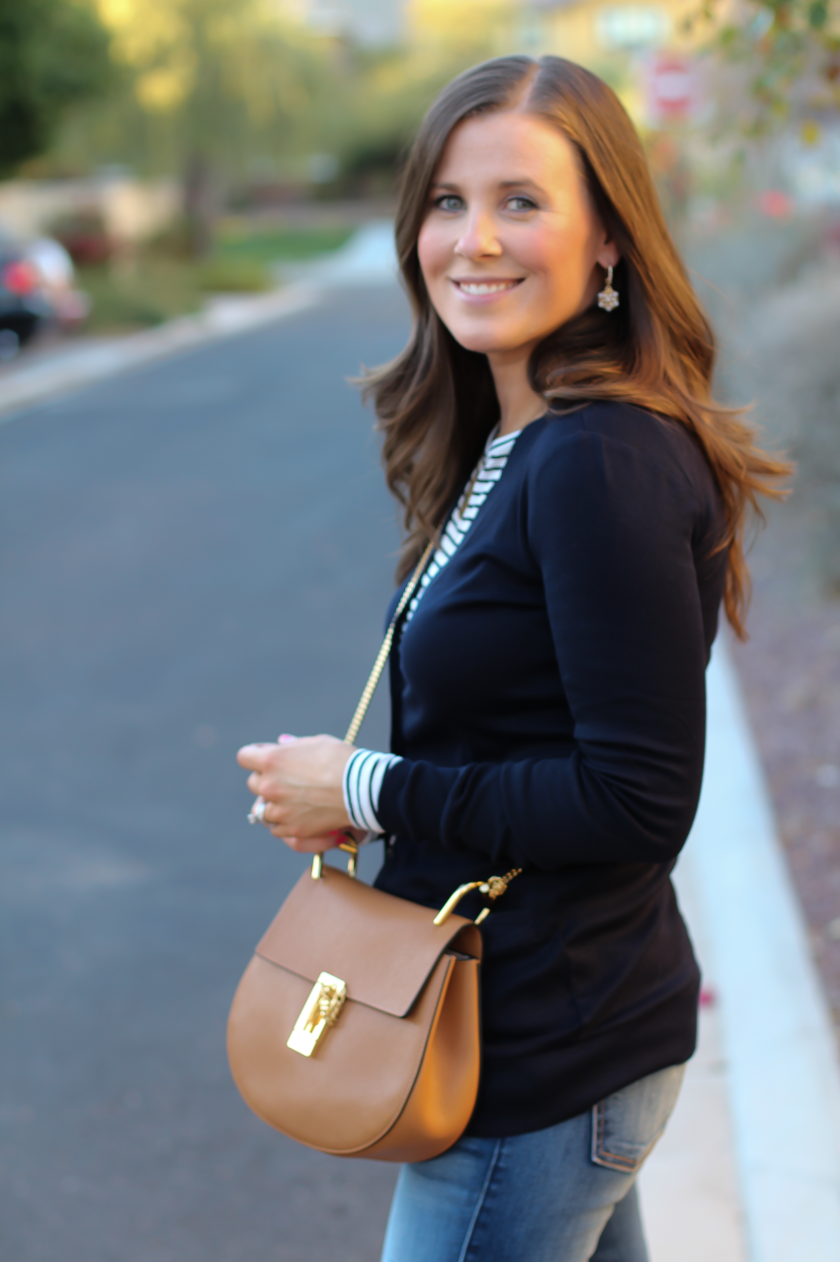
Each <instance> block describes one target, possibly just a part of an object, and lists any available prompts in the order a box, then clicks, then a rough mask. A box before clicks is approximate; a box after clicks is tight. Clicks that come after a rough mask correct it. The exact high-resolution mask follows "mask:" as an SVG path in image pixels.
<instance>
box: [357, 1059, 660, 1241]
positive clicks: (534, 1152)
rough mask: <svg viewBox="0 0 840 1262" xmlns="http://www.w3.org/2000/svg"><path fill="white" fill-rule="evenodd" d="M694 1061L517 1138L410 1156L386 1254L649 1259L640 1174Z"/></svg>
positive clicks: (469, 1140) (396, 1194)
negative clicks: (686, 1067)
mask: <svg viewBox="0 0 840 1262" xmlns="http://www.w3.org/2000/svg"><path fill="white" fill-rule="evenodd" d="M683 1070H684V1066H683V1065H676V1066H673V1067H671V1068H670V1069H663V1070H660V1072H658V1073H655V1074H650V1075H649V1076H648V1077H647V1078H642V1079H640V1080H639V1081H638V1082H634V1083H633V1084H632V1085H631V1086H629V1087H624V1088H622V1090H621V1091H616V1093H615V1094H614V1095H611V1096H608V1097H607V1098H606V1099H605V1100H602V1101H601V1102H600V1103H599V1104H596V1105H595V1107H594V1108H593V1109H591V1110H590V1111H589V1112H588V1113H582V1114H581V1115H580V1116H579V1117H573V1118H571V1119H570V1120H569V1121H567V1122H560V1123H559V1125H557V1126H550V1127H548V1128H546V1129H545V1130H541V1131H532V1132H531V1133H529V1134H527V1135H513V1136H510V1137H509V1138H507V1139H476V1138H472V1137H467V1138H464V1139H460V1140H459V1141H458V1143H457V1144H455V1145H454V1147H452V1148H450V1149H449V1151H448V1152H445V1153H443V1154H442V1156H440V1157H435V1158H433V1159H432V1160H431V1161H422V1162H418V1163H417V1164H416V1165H410V1166H403V1168H402V1170H401V1171H400V1176H399V1179H398V1181H397V1187H396V1191H395V1192H394V1200H393V1204H392V1205H391V1213H390V1217H389V1219H388V1230H387V1232H386V1235H385V1245H384V1248H383V1253H382V1262H589V1260H590V1259H591V1260H592V1262H647V1256H648V1255H647V1248H646V1246H645V1240H644V1234H643V1232H642V1224H641V1219H640V1216H639V1205H638V1199H637V1195H636V1189H635V1186H634V1184H635V1179H636V1175H637V1174H638V1172H639V1170H640V1169H641V1167H642V1163H643V1162H644V1160H645V1158H646V1157H647V1155H648V1153H649V1152H650V1150H651V1149H652V1148H653V1146H654V1144H655V1143H656V1141H657V1139H658V1138H659V1136H660V1135H661V1134H662V1131H663V1130H664V1128H665V1123H666V1122H667V1120H668V1118H669V1116H670V1114H671V1110H672V1109H673V1107H674V1105H675V1103H676V1100H677V1095H678V1094H679V1089H680V1084H681V1082H682V1077H683Z"/></svg>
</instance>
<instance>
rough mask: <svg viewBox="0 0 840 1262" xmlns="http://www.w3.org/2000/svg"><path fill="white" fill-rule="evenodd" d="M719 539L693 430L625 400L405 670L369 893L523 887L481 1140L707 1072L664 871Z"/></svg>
mask: <svg viewBox="0 0 840 1262" xmlns="http://www.w3.org/2000/svg"><path fill="white" fill-rule="evenodd" d="M722 533H723V515H722V510H721V504H720V496H719V493H718V491H717V488H716V484H715V481H714V479H713V477H712V474H711V471H710V469H709V466H708V464H707V462H706V460H705V458H704V457H703V455H702V453H701V451H700V450H699V448H698V446H697V445H696V443H695V441H694V440H693V439H692V437H691V436H690V434H689V432H688V430H687V429H686V428H685V427H684V426H682V425H680V424H678V423H676V422H673V421H668V420H664V419H662V418H660V417H656V416H653V415H651V414H650V413H647V412H644V411H642V410H640V409H639V408H636V407H631V406H628V405H625V404H618V403H598V404H591V405H589V406H587V407H585V408H582V409H580V410H578V411H576V412H573V413H571V414H569V415H566V416H555V415H548V416H545V417H543V418H541V419H540V420H538V421H534V422H533V423H532V424H531V425H529V426H528V427H527V428H526V429H525V430H524V431H523V433H522V434H521V435H520V437H519V438H518V439H517V441H516V444H515V445H514V448H513V450H512V452H511V454H510V457H509V459H508V463H507V466H506V468H505V470H504V472H503V474H502V477H501V480H500V481H499V483H498V484H497V486H496V487H495V488H494V490H493V491H492V492H491V494H490V496H489V498H488V500H487V502H486V504H485V505H484V506H483V508H482V510H481V512H480V513H479V515H478V517H477V519H476V521H475V522H474V524H473V525H472V527H471V528H470V530H469V532H468V534H467V536H466V538H465V540H464V542H463V543H462V545H461V547H460V548H459V550H458V551H457V552H456V553H455V555H454V557H453V558H452V559H451V560H450V561H449V563H448V564H447V565H446V566H445V567H444V568H443V569H442V570H441V572H440V573H439V574H438V575H437V576H436V577H435V579H433V581H432V583H431V584H430V585H429V587H428V588H427V590H426V592H425V594H424V596H423V599H422V601H421V602H420V603H419V605H418V607H417V611H416V613H415V616H414V617H413V619H412V621H411V622H410V623H409V625H408V626H407V628H406V630H405V633H404V635H403V636H402V638H401V640H400V642H399V644H398V646H397V647H396V648H395V650H394V651H393V653H392V656H391V663H390V672H391V706H392V749H393V751H394V752H395V753H398V754H400V755H402V759H403V760H402V761H401V762H398V763H396V764H394V765H393V766H392V767H391V768H390V769H389V770H388V771H387V772H386V774H385V778H384V781H383V784H382V791H381V793H380V797H379V806H378V814H379V819H380V821H381V823H382V826H383V829H384V830H385V831H386V832H387V833H389V834H391V840H390V842H389V844H388V846H387V847H386V858H385V863H384V866H383V868H382V870H381V871H380V873H379V875H378V877H377V880H376V885H377V886H378V887H379V888H380V889H384V890H387V891H389V892H390V893H393V894H397V895H399V896H401V897H403V898H409V899H412V900H413V901H415V902H419V903H422V904H425V905H427V906H429V907H440V906H441V905H442V904H443V902H444V901H445V900H446V898H447V897H448V896H449V894H451V893H452V891H453V890H454V889H455V888H456V887H457V886H458V885H460V884H461V883H462V882H465V881H470V880H478V879H480V878H486V877H487V876H490V875H491V874H501V873H503V872H505V871H506V870H507V869H509V868H511V867H522V868H523V869H524V871H523V873H522V875H521V876H519V877H517V878H516V880H514V881H513V882H512V884H511V885H510V888H509V889H508V891H507V893H506V894H505V895H504V896H503V897H502V898H501V899H500V900H499V902H498V903H497V904H496V907H495V909H494V910H493V912H492V914H491V915H490V917H489V918H488V919H487V921H486V922H485V924H484V925H483V927H482V933H483V937H484V964H483V967H482V1027H483V1048H484V1052H483V1069H482V1081H481V1088H480V1093H479V1099H478V1104H477V1106H476V1110H475V1113H474V1115H473V1118H472V1121H471V1123H470V1127H469V1130H468V1133H470V1134H474V1135H483V1136H504V1135H515V1134H520V1133H523V1132H526V1131H532V1130H539V1129H541V1128H542V1127H546V1126H551V1125H554V1124H555V1123H557V1122H560V1121H563V1120H565V1119H566V1118H569V1117H573V1116H575V1115H576V1114H578V1113H581V1112H583V1111H584V1110H586V1109H588V1108H590V1107H591V1106H592V1105H593V1104H595V1103H596V1102H597V1101H598V1100H600V1099H602V1098H603V1097H604V1096H606V1095H609V1094H611V1093H612V1092H614V1091H617V1090H618V1089H619V1088H621V1087H623V1086H626V1085H627V1084H628V1083H630V1082H634V1081H635V1080H636V1079H638V1078H641V1077H643V1076H644V1075H646V1074H649V1073H653V1072H654V1071H655V1070H658V1069H663V1068H665V1067H666V1066H668V1065H673V1064H679V1063H681V1062H683V1061H685V1060H686V1059H687V1058H688V1057H689V1056H690V1055H691V1054H692V1052H693V1050H694V1046H695V1037H696V1016H697V994H698V988H699V974H698V969H697V965H696V963H695V960H694V956H693V953H692V949H691V943H690V941H689V938H688V934H687V932H686V929H685V926H684V924H683V921H682V918H681V916H680V913H679V910H678V908H677V903H676V899H675V896H674V892H673V888H672V886H671V881H670V873H671V871H672V869H673V866H674V862H675V860H676V857H677V855H678V853H679V851H680V848H681V847H682V845H683V843H684V841H685V839H686V836H687V835H688V831H689V829H690V827H691V823H692V820H693V818H694V814H695V810H696V807H697V800H698V796H699V792H700V781H701V776H702V770H703V753H704V737H705V668H706V665H707V662H708V659H709V652H710V648H711V644H712V640H713V639H714V635H715V631H716V628H717V619H718V610H719V606H720V600H721V595H722V590H723V581H724V576H725V571H726V554H725V551H723V550H721V549H720V547H719V546H718V545H719V544H720V541H721V538H722ZM395 601H396V597H395ZM392 608H393V606H392ZM469 897H470V900H472V901H466V900H465V902H464V903H463V904H462V905H461V907H460V908H459V911H463V912H464V913H465V914H473V915H474V914H476V913H477V912H478V910H479V908H480V907H481V905H482V904H481V902H480V901H479V896H478V895H470V896H469Z"/></svg>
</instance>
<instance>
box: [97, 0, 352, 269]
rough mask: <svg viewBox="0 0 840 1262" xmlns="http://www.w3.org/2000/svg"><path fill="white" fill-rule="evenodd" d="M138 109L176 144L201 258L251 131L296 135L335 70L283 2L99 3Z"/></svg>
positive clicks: (145, 0)
mask: <svg viewBox="0 0 840 1262" xmlns="http://www.w3.org/2000/svg"><path fill="white" fill-rule="evenodd" d="M99 8H100V13H101V14H102V17H103V20H104V21H105V23H106V24H107V25H108V26H109V28H110V29H111V31H112V32H113V37H114V38H113V45H112V47H113V54H114V57H115V58H116V59H117V60H118V61H119V62H121V63H122V64H123V65H124V66H125V67H126V68H127V69H128V70H129V72H130V73H131V74H132V75H133V85H134V95H135V98H136V101H137V104H138V105H139V106H140V108H141V110H142V111H143V112H145V113H146V114H147V115H151V116H158V117H159V118H160V119H165V120H166V121H167V123H168V126H169V130H170V132H171V134H172V136H173V137H174V145H175V149H176V151H177V160H178V162H179V165H180V168H181V173H182V178H183V190H184V212H185V216H186V221H187V225H188V231H189V238H190V244H191V248H192V252H193V253H194V254H196V255H202V254H205V253H206V252H207V250H208V249H209V246H210V242H211V235H212V225H213V220H214V217H215V210H216V205H217V203H218V200H219V188H218V181H219V178H220V172H223V171H226V170H230V169H231V168H233V169H236V167H237V166H238V165H239V164H240V163H241V160H242V155H243V153H247V152H248V149H249V148H251V146H250V145H249V139H250V136H251V134H252V133H254V132H258V131H261V130H262V131H265V130H266V129H267V128H268V129H271V130H275V131H276V130H278V129H281V130H282V129H283V128H284V127H285V128H287V129H289V130H292V129H293V128H294V125H295V118H296V116H298V115H299V114H302V113H306V111H307V110H308V109H309V108H310V107H311V105H312V98H313V95H315V94H316V92H317V91H318V90H320V91H321V92H323V89H324V88H325V87H326V84H325V83H324V80H325V78H326V75H327V67H326V65H325V64H323V63H324V59H323V57H319V56H318V55H317V54H316V52H315V50H314V48H313V46H312V40H311V39H309V38H307V37H306V36H305V35H304V33H303V32H302V31H299V30H295V28H294V26H293V25H292V24H291V23H290V22H289V21H288V20H284V19H283V16H282V9H281V7H280V6H279V5H278V4H277V3H276V0H274V2H273V0H99Z"/></svg>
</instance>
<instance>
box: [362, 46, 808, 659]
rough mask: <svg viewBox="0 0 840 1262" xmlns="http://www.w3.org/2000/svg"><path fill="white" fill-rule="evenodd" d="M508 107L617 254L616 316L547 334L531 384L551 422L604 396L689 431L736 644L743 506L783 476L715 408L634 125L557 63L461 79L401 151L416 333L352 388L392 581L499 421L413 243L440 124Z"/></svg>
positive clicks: (404, 255) (492, 66)
mask: <svg viewBox="0 0 840 1262" xmlns="http://www.w3.org/2000/svg"><path fill="white" fill-rule="evenodd" d="M510 109H516V110H517V111H520V112H523V113H528V114H532V115H534V116H536V117H538V118H541V119H545V120H546V121H548V122H549V123H552V124H553V125H554V126H555V127H557V128H558V129H559V130H560V131H561V132H562V133H563V134H564V136H565V137H566V138H567V139H568V140H569V141H571V143H572V145H573V146H574V147H575V149H576V150H577V153H578V155H579V159H580V162H581V166H582V169H583V172H584V176H585V180H586V183H587V185H588V189H589V194H590V197H591V199H592V202H593V205H594V206H595V209H596V211H597V213H598V215H599V216H600V219H601V222H602V223H603V225H604V227H605V228H606V230H607V232H608V234H609V236H610V237H612V239H613V240H614V241H615V243H616V245H617V247H618V250H619V252H620V255H621V261H620V262H619V264H618V266H617V267H616V269H615V285H616V288H617V289H618V290H619V292H620V294H621V305H620V307H619V308H618V310H617V311H613V312H609V313H608V312H605V311H602V310H601V309H600V308H598V307H597V306H592V307H590V308H588V309H587V310H586V311H584V312H582V313H580V314H579V315H577V316H575V317H573V318H572V319H571V320H569V321H567V322H566V323H565V324H563V325H561V326H560V327H559V328H558V329H555V330H554V332H552V333H550V334H549V335H548V336H547V337H546V338H545V339H544V340H543V341H542V342H541V343H540V344H539V345H538V346H537V347H536V348H535V349H534V351H533V353H532V355H531V359H530V363H529V365H528V375H529V380H530V383H531V386H532V388H533V389H534V390H535V391H536V392H537V393H538V394H541V395H542V396H543V397H544V398H545V399H546V401H547V402H548V403H549V404H550V406H551V408H552V409H553V410H556V411H557V412H563V411H568V410H569V409H570V408H572V409H573V408H577V407H580V406H583V405H584V404H586V403H588V402H591V401H594V400H599V399H618V400H621V401H622V402H625V403H632V404H636V405H637V406H639V407H642V408H645V409H647V410H648V411H651V412H655V413H659V414H660V415H663V416H667V417H671V418H673V419H675V420H677V421H680V422H682V423H683V424H684V425H686V426H687V427H688V429H689V430H690V431H691V433H692V434H693V435H694V437H695V439H696V440H697V441H698V442H699V444H700V446H701V448H702V450H703V451H704V453H705V455H706V459H707V460H708V462H709V465H710V467H711V469H712V472H713V474H714V477H715V479H716V482H717V485H718V488H719V490H720V494H721V498H722V501H723V508H724V513H725V521H726V530H725V534H724V537H723V538H722V539H721V541H720V544H719V550H724V549H728V553H729V564H728V567H727V575H726V586H725V592H724V608H725V610H726V615H727V617H728V619H729V621H730V623H731V624H732V626H733V628H734V630H735V632H736V634H737V635H738V636H739V637H740V638H741V639H744V638H746V637H745V630H744V618H745V614H746V607H747V603H748V596H749V573H748V570H747V565H746V561H745V558H744V529H745V521H746V517H747V510H748V509H752V510H753V512H754V513H755V515H757V517H758V518H759V519H761V517H762V514H761V509H760V505H759V496H771V497H774V498H779V497H780V496H782V495H783V494H784V491H783V490H781V489H780V487H779V483H780V480H781V479H784V478H787V477H788V476H789V474H790V472H791V468H790V466H789V465H788V464H787V463H785V462H784V461H782V460H779V459H776V458H775V457H773V456H772V455H769V454H768V453H766V452H764V451H762V450H761V449H760V448H759V447H758V446H757V445H756V441H755V440H756V435H755V431H754V430H753V429H752V428H750V427H749V426H748V425H746V424H745V422H744V420H743V412H744V410H743V409H734V408H726V407H722V406H720V405H719V404H716V403H715V402H714V400H713V398H712V394H711V382H712V374H713V370H714V365H715V357H716V352H715V339H714V334H713V332H712V329H711V326H710V324H709V322H708V320H707V318H706V316H705V315H704V313H703V310H702V308H701V307H700V304H699V302H698V301H697V298H696V296H695V294H694V291H693V289H692V287H691V283H690V281H689V279H688V275H687V273H686V270H685V267H684V266H683V263H682V260H681V259H680V257H679V254H678V253H677V250H676V247H675V245H674V243H673V241H672V239H671V235H670V233H669V231H668V228H667V226H666V223H665V219H664V217H663V214H662V210H661V208H660V205H659V199H658V197H657V194H656V189H655V187H654V184H653V180H652V179H651V175H650V171H649V169H648V164H647V160H646V158H645V154H644V150H643V149H642V145H641V142H640V141H639V137H638V135H637V134H636V131H635V128H634V127H633V124H632V122H631V121H630V118H629V117H628V115H627V113H626V112H625V110H624V107H623V106H622V105H621V102H620V101H619V100H618V97H617V96H616V95H615V93H614V92H613V91H612V89H611V88H609V87H608V86H607V85H606V84H605V83H604V82H603V81H602V80H600V79H599V78H597V76H596V75H594V74H591V73H590V72H589V71H588V70H584V69H583V68H582V67H581V66H578V65H575V64H574V63H573V62H570V61H566V60H564V59H563V58H560V57H541V58H539V60H536V61H535V60H533V59H532V58H530V57H524V56H515V57H499V58H496V59H494V60H493V61H486V62H484V63H482V64H481V65H479V66H475V67H473V68H472V69H471V70H467V71H465V72H464V73H463V74H461V75H459V76H458V78H457V79H455V80H453V82H452V83H450V84H449V86H448V87H446V88H445V89H444V91H443V92H442V93H441V94H440V96H439V97H438V98H437V100H436V101H435V102H434V104H433V105H432V106H431V108H430V110H429V112H428V113H427V115H426V117H425V119H424V120H423V122H422V124H421V126H420V130H419V132H418V135H417V138H416V140H415V141H414V144H413V146H412V148H411V152H410V154H409V156H408V160H407V163H406V166H405V171H404V173H403V180H402V192H401V196H400V202H399V208H398V210H397V220H396V240H397V253H398V256H399V262H400V268H401V270H402V275H403V278H404V281H405V285H406V288H407V290H408V294H409V297H410V299H411V304H412V308H413V313H414V328H413V332H412V335H411V338H410V340H409V342H408V345H407V346H406V348H405V350H404V351H403V352H402V353H401V354H400V355H398V356H397V358H396V359H395V360H393V361H392V362H391V363H389V364H385V365H384V366H382V367H380V368H378V369H374V370H373V371H372V372H369V373H368V374H367V376H366V377H365V379H364V382H363V384H364V390H365V394H366V396H370V397H372V398H373V400H374V405H375V409H376V415H377V418H378V424H379V428H380V429H381V431H382V433H383V435H384V441H383V447H382V458H383V463H384V466H385V476H386V480H387V483H388V486H389V488H390V490H391V491H392V492H393V494H394V495H395V496H396V498H397V500H398V501H399V502H400V504H401V505H402V507H403V513H404V522H405V528H406V540H405V544H404V546H403V550H402V553H401V557H400V563H399V568H398V577H399V578H402V577H404V576H405V575H406V574H407V573H408V572H409V571H410V569H411V568H412V566H413V565H414V564H415V563H416V561H417V559H418V557H419V556H420V553H421V551H422V549H423V547H424V545H425V543H426V541H427V540H428V539H429V538H431V537H432V536H433V535H434V533H435V532H436V531H437V530H438V529H439V528H440V526H441V525H442V523H443V522H444V520H445V519H446V516H447V514H448V512H449V511H450V509H451V507H452V503H453V500H454V498H455V496H456V495H457V493H458V492H459V490H460V489H461V487H462V486H463V485H464V483H465V481H466V479H467V477H468V476H469V473H470V470H471V469H472V467H473V466H474V464H475V462H476V461H477V460H478V458H479V455H480V453H481V450H482V448H483V445H484V443H485V442H486V439H487V436H488V434H489V433H490V431H491V429H492V428H493V426H494V424H495V423H496V421H497V420H498V415H499V412H498V402H497V399H496V392H495V388H494V385H493V379H492V376H491V373H490V367H489V364H488V361H487V358H486V356H485V355H483V354H480V353H478V352H474V351H468V350H466V349H465V348H464V347H462V346H461V345H460V344H459V343H458V342H456V340H455V339H454V337H453V336H452V334H451V333H450V332H449V330H448V329H447V328H446V326H445V325H444V324H443V322H442V321H441V319H440V317H439V316H438V315H437V312H436V311H435V310H434V308H433V307H432V304H431V302H430V300H429V295H428V293H427V291H426V286H425V283H424V281H423V276H422V273H421V270H420V262H419V259H418V255H417V238H418V235H419V233H420V229H421V227H422V224H423V221H424V219H425V217H426V215H427V213H428V208H429V194H430V188H431V185H432V182H433V180H434V176H435V172H436V171H437V168H438V166H439V164H440V161H441V158H442V156H443V152H444V149H445V147H446V143H447V141H448V139H449V136H450V134H451V133H452V131H453V129H454V128H455V127H457V126H458V124H459V123H461V122H462V121H463V120H464V119H467V118H470V117H473V116H475V115H477V114H482V113H489V112H491V111H502V110H510Z"/></svg>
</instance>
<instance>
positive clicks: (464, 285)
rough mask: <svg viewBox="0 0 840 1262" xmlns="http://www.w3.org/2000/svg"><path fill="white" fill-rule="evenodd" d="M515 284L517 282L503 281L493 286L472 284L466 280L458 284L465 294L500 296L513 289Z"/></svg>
mask: <svg viewBox="0 0 840 1262" xmlns="http://www.w3.org/2000/svg"><path fill="white" fill-rule="evenodd" d="M515 284H516V281H515V280H503V281H498V282H496V283H491V284H487V283H484V284H479V283H472V284H471V283H469V282H468V281H465V280H461V281H459V282H458V285H459V288H461V289H463V291H464V293H465V294H498V293H501V291H502V290H503V289H513V287H514V285H515Z"/></svg>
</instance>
